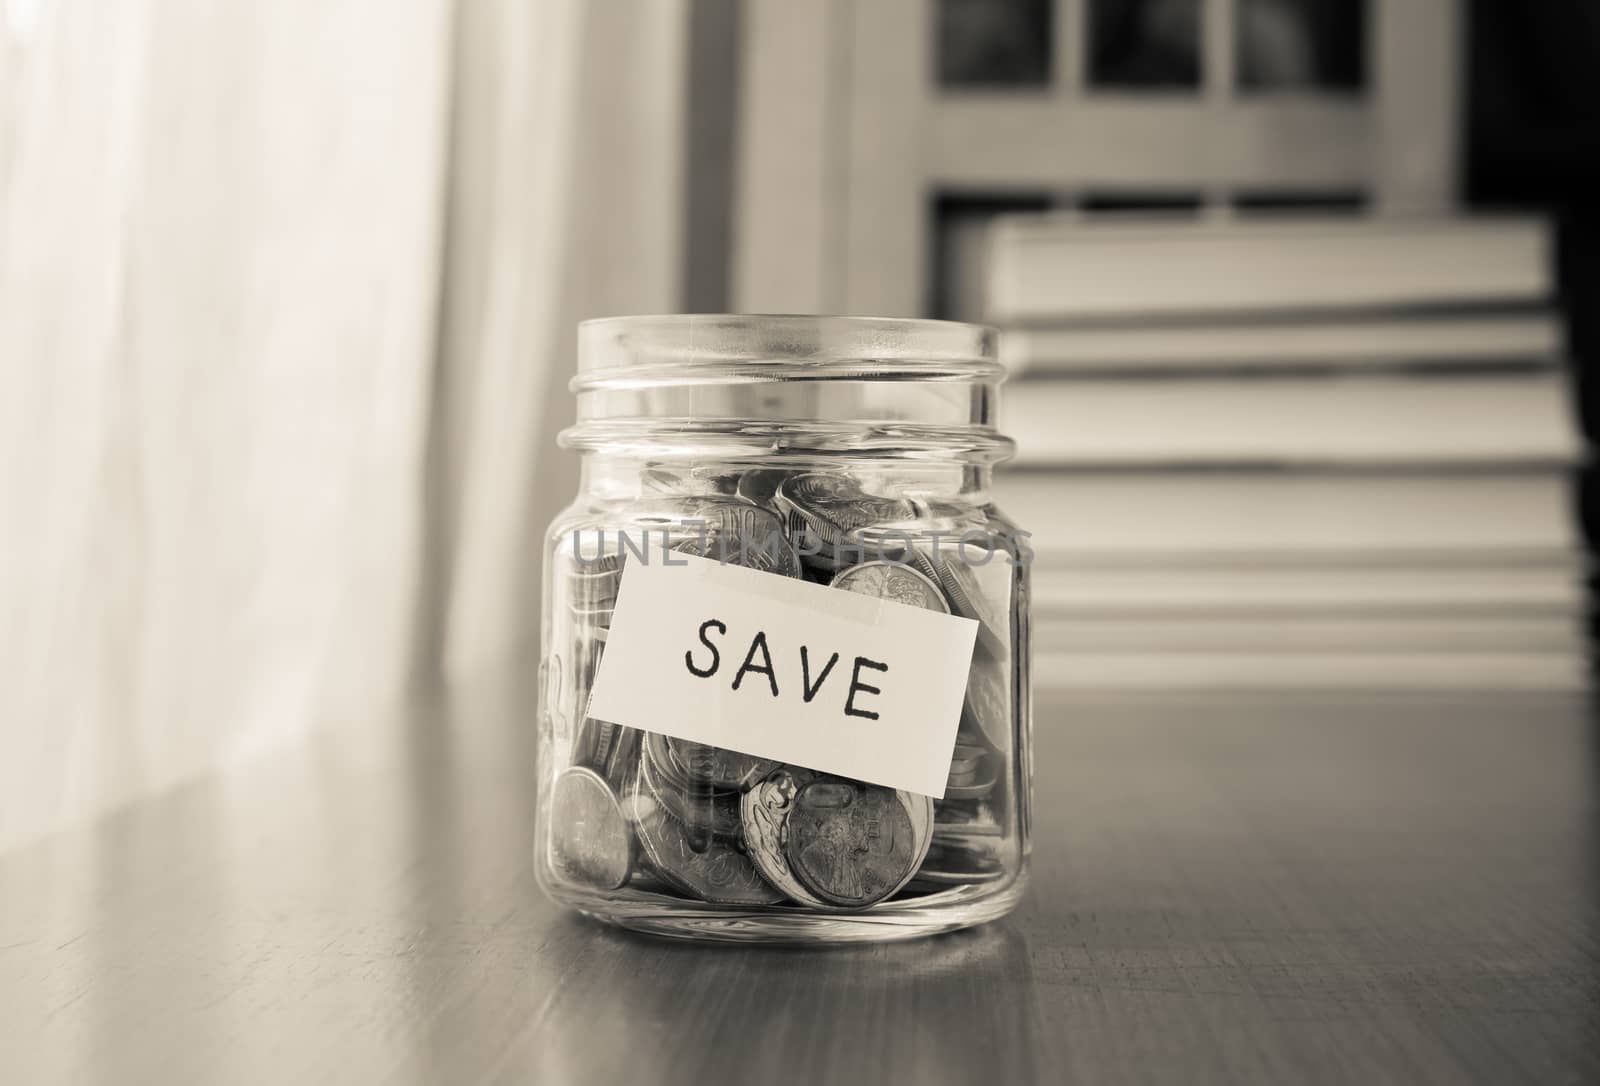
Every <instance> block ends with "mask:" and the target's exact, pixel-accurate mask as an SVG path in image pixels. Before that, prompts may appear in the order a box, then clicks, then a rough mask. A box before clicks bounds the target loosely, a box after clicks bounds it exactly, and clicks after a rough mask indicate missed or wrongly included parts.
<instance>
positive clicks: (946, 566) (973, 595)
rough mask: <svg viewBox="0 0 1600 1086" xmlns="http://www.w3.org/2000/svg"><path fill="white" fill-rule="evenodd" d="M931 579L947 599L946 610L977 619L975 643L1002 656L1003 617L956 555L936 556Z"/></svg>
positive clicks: (1003, 640) (1003, 642)
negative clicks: (976, 640)
mask: <svg viewBox="0 0 1600 1086" xmlns="http://www.w3.org/2000/svg"><path fill="white" fill-rule="evenodd" d="M937 569H938V573H937V576H936V577H935V580H936V581H937V582H938V584H939V586H940V587H941V588H943V589H944V594H945V597H946V598H947V599H948V600H949V601H950V613H951V614H955V615H960V616H961V617H962V618H971V619H976V620H977V622H978V643H979V644H980V645H982V646H983V647H984V648H985V649H987V650H988V651H989V653H990V654H991V655H993V656H995V657H1003V656H1004V655H1006V635H1005V621H1004V616H1003V615H1001V614H1000V613H998V612H997V611H996V610H995V609H994V608H993V607H991V606H990V604H989V599H988V597H987V596H985V595H984V594H983V586H982V585H981V584H980V583H979V582H978V578H977V576H976V575H975V574H974V573H973V572H972V569H971V568H970V567H969V566H968V565H967V564H966V563H965V562H963V561H962V560H961V559H960V558H959V557H954V558H953V557H951V556H950V555H947V554H941V555H939V559H938V562H937Z"/></svg>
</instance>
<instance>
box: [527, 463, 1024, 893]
mask: <svg viewBox="0 0 1600 1086" xmlns="http://www.w3.org/2000/svg"><path fill="white" fill-rule="evenodd" d="M645 479H646V483H647V485H648V486H650V487H651V488H652V490H653V491H654V493H653V494H650V495H646V496H645V497H643V498H641V499H638V500H634V501H630V502H629V503H627V505H626V510H625V513H619V514H618V515H617V516H616V517H613V518H611V519H609V520H606V519H605V518H602V517H597V516H591V517H590V519H589V520H588V521H587V522H586V523H587V525H588V527H589V529H590V533H591V534H589V535H588V536H587V537H586V536H585V534H584V531H583V530H582V528H583V525H581V524H575V523H568V524H566V525H564V526H562V529H561V530H564V531H567V532H570V533H572V538H571V539H570V540H568V541H564V542H563V543H562V545H559V546H558V548H557V567H556V569H555V570H554V572H553V578H554V580H553V581H552V592H553V594H554V600H553V602H554V604H555V606H554V608H553V610H552V615H553V621H554V623H555V628H554V629H553V630H552V631H551V642H552V644H553V645H555V646H557V649H556V652H555V653H554V654H553V655H552V657H551V658H550V661H549V663H548V664H547V667H549V668H550V669H551V670H550V672H549V673H548V674H547V677H546V682H547V685H548V686H549V693H548V695H547V701H548V704H550V705H551V706H552V707H553V713H552V716H553V728H552V732H553V747H554V748H555V750H554V751H553V752H552V753H554V754H555V755H556V756H557V757H558V758H559V757H560V756H561V754H562V753H565V755H566V757H565V758H564V759H562V762H563V764H564V768H563V769H561V771H560V772H559V774H558V775H557V776H556V777H555V782H554V787H553V791H552V793H551V796H550V799H549V804H550V806H549V820H548V824H549V826H550V827H551V830H550V839H549V842H548V847H549V849H550V868H551V870H552V871H553V872H554V873H555V874H556V876H557V877H558V878H559V879H562V880H564V881H566V882H568V883H570V884H573V885H575V886H579V887H583V888H587V889H592V890H597V891H603V892H606V893H608V894H612V895H615V894H618V893H623V894H630V893H636V894H640V895H653V894H662V895H669V896H673V897H677V898H687V899H691V900H698V901H704V902H711V903H716V904H719V905H736V906H749V907H756V906H779V905H786V906H799V907H803V908H806V909H812V910H854V909H864V908H867V907H869V906H873V905H876V904H878V903H880V902H884V901H888V900H891V899H896V900H898V899H909V898H914V897H925V896H927V895H931V894H937V893H947V892H953V891H957V890H959V889H961V888H964V887H972V886H983V885H986V884H992V883H994V882H995V881H996V880H999V879H1001V878H1002V877H1003V876H1004V874H1005V872H1006V871H1007V870H1012V869H1014V867H1015V865H1014V864H1008V862H1007V860H1008V857H1007V852H1006V850H1007V849H1013V848H1015V847H1017V846H1016V837H1017V835H1016V833H1015V832H1014V830H1013V829H1012V827H1014V825H1015V820H1016V818H1017V817H1018V812H1017V810H1016V805H1017V803H1018V802H1019V799H1018V797H1017V796H1016V795H1014V794H1013V793H1014V790H1015V788H1016V783H1015V781H1016V778H1015V776H1014V775H1013V774H1012V773H1009V772H1007V769H1006V767H1007V766H1010V765H1014V764H1015V762H1016V759H1015V758H1014V744H1015V743H1016V741H1017V740H1016V735H1015V726H1014V714H1015V711H1016V704H1015V694H1014V691H1015V690H1016V689H1017V683H1018V676H1017V674H1016V660H1017V652H1016V645H1015V643H1014V635H1013V630H1014V629H1016V628H1017V626H1018V624H1017V623H1016V622H1015V621H1014V620H1015V617H1016V616H1015V610H1016V608H1017V607H1018V606H1020V603H1019V600H1020V593H1019V589H1018V587H1017V583H1018V579H1017V577H1016V575H1015V564H1016V561H1017V555H1018V551H1017V541H1016V539H1015V537H1014V535H1013V529H1011V527H1010V526H1009V525H1008V524H1006V523H1004V522H1001V521H999V520H998V519H991V518H990V517H989V516H988V515H987V514H986V513H985V512H984V509H983V507H981V506H973V505H970V504H967V505H958V504H957V503H953V502H951V503H946V504H944V505H941V504H940V503H939V502H936V501H932V500H921V499H917V498H911V497H885V496H881V495H875V494H872V493H870V492H869V491H868V490H866V489H865V488H864V487H863V485H862V483H861V482H860V481H858V480H857V479H856V478H855V477H853V476H851V475H847V474H842V473H838V472H827V471H783V470H779V469H773V468H755V469H749V470H744V471H739V470H720V471H719V470H711V469H699V470H691V471H683V472H679V471H670V470H665V469H661V470H655V471H652V472H649V473H647V474H646V475H645ZM608 528H609V529H611V530H613V531H617V532H619V533H620V532H622V531H629V532H632V533H634V537H635V539H637V538H639V537H640V536H642V535H645V534H646V533H650V534H653V535H654V538H655V539H656V541H657V542H658V544H660V545H662V546H666V547H668V548H670V549H671V550H672V551H675V552H678V553H683V554H694V555H698V556H701V557H704V558H713V559H716V560H718V561H723V562H731V563H736V564H739V565H743V566H748V567H751V568H754V569H758V570H761V571H763V572H766V573H769V574H773V575H777V576H784V577H801V578H805V579H807V580H809V581H812V582H814V583H818V584H824V585H828V586H830V587H832V588H835V589H838V590H840V591H844V592H853V593H858V594H862V595H867V596H873V597H877V598H880V599H884V600H890V601H894V602H896V603H901V604H906V605H909V606H913V607H921V608H925V609H927V610H930V611H937V612H942V613H946V614H953V615H958V616H961V617H964V618H968V619H973V620H976V622H977V624H978V625H977V638H976V644H975V647H974V651H973V660H972V665H971V670H970V673H969V675H968V682H967V688H966V695H965V701H964V704H963V706H962V710H961V721H960V725H959V728H958V730H957V733H956V741H955V745H954V749H953V751H952V754H951V758H950V772H949V777H948V780H947V782H946V786H945V794H944V796H943V797H942V798H941V799H939V800H933V799H931V798H929V797H928V796H924V795H919V794H916V793H912V792H906V791H899V790H896V789H893V788H887V787H883V786H880V785H875V784H868V783H864V782H862V781H858V780H851V779H847V778H843V777H838V776H834V775H830V774H827V773H822V772H818V771H816V770H813V769H808V768H805V767H801V766H796V765H788V764H784V763H781V762H777V761H773V760H770V759H765V758H758V757H754V756H752V755H749V754H743V753H739V752H736V751H731V750H724V749H721V748H717V747H711V746H706V745H703V744H699V743H693V742H689V741H686V740H682V739H677V738H673V737H670V736H667V735H663V734H660V733H656V732H650V731H645V730H641V729H638V728H632V727H624V726H621V725H618V724H613V723H609V722H606V721H601V720H595V719H592V718H588V717H587V716H585V715H584V714H583V707H584V706H586V705H587V704H588V700H589V692H590V689H591V688H592V685H593V682H594V677H595V674H596V671H597V670H598V667H599V664H600V660H601V658H602V656H603V654H604V651H605V644H606V636H607V630H608V628H609V626H610V622H611V615H612V611H613V609H614V607H615V605H616V599H617V593H618V588H619V586H620V583H621V579H622V571H623V568H624V562H625V560H626V561H635V560H638V559H637V555H636V554H635V555H634V556H632V557H627V558H626V559H625V558H624V554H625V553H629V552H627V551H625V550H624V548H622V547H621V546H616V547H614V548H613V547H611V545H610V544H611V543H616V542H617V537H616V536H613V537H611V539H610V541H607V540H606V537H605V536H604V531H605V530H606V529H608ZM597 531H598V535H597V534H595V533H596V532H597ZM586 538H587V539H588V543H585V539H586ZM597 538H598V539H600V540H601V544H602V545H600V546H598V547H597V546H595V545H594V542H595V540H596V539H597ZM941 541H942V544H943V545H942V546H941V545H940V544H941ZM586 551H590V552H598V553H589V554H588V555H585V553H584V552H586ZM563 652H566V653H568V654H569V655H570V658H564V657H563V655H562V653H563ZM751 711H752V712H759V711H760V702H759V701H757V700H755V699H752V701H751Z"/></svg>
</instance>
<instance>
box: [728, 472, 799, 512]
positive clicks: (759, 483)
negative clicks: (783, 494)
mask: <svg viewBox="0 0 1600 1086" xmlns="http://www.w3.org/2000/svg"><path fill="white" fill-rule="evenodd" d="M789 475H790V472H787V471H784V470H782V469H781V468H752V469H751V470H749V471H747V472H745V473H744V474H743V475H740V476H739V485H738V486H737V487H736V488H735V490H734V493H736V494H738V495H739V497H741V498H744V499H745V500H746V501H752V502H755V503H756V504H757V505H769V504H771V502H772V497H773V495H774V494H776V493H777V492H778V487H779V485H780V484H781V483H782V482H783V481H784V479H786V478H788V476H789Z"/></svg>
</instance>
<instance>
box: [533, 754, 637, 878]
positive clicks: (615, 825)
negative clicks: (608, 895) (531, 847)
mask: <svg viewBox="0 0 1600 1086" xmlns="http://www.w3.org/2000/svg"><path fill="white" fill-rule="evenodd" d="M550 826H551V841H550V852H551V860H552V865H553V866H554V868H555V869H556V871H557V872H558V873H559V874H560V875H561V876H562V877H563V878H565V879H567V880H568V881H570V882H577V883H582V884H583V885H586V886H592V887H594V888H595V889H597V890H615V889H617V888H618V887H620V886H621V885H622V884H623V883H625V882H627V881H628V871H629V869H630V868H631V867H632V866H633V864H632V846H631V843H630V841H629V837H628V824H627V820H626V819H624V818H623V815H622V809H621V807H620V806H618V804H617V797H616V795H615V794H613V793H612V791H611V789H610V788H609V787H607V785H606V782H605V781H603V780H601V779H600V776H599V774H597V773H595V772H594V771H593V770H592V769H585V768H582V767H576V768H573V769H568V770H566V771H565V772H563V773H562V774H561V775H560V776H559V777H557V778H556V784H555V791H554V792H553V794H552V795H551V799H550Z"/></svg>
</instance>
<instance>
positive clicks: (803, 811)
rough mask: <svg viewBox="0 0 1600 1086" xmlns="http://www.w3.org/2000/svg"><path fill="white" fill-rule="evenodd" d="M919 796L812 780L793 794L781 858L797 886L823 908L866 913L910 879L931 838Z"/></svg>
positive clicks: (924, 800) (928, 815) (927, 807)
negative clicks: (792, 874) (825, 906)
mask: <svg viewBox="0 0 1600 1086" xmlns="http://www.w3.org/2000/svg"><path fill="white" fill-rule="evenodd" d="M932 821H933V815H932V806H931V801H930V800H929V799H928V797H926V796H913V795H911V794H910V793H904V792H897V791H896V790H894V789H892V788H884V787H882V786H880V785H873V784H866V783H863V782H861V781H853V780H846V779H844V778H842V777H819V778H818V779H816V780H814V781H811V782H809V783H808V784H805V785H803V786H802V787H801V788H800V789H799V791H798V792H797V793H796V795H795V799H794V802H793V804H792V809H791V810H790V811H789V815H788V818H787V819H786V820H785V824H784V858H785V859H787V860H788V862H789V868H790V870H791V871H793V872H794V875H795V877H796V878H797V879H799V880H800V883H801V885H802V886H804V887H805V888H806V889H807V890H809V891H810V892H811V893H812V894H814V895H815V896H817V897H819V898H821V899H822V900H824V901H826V902H827V903H829V904H830V905H835V906H840V907H844V908H865V907H867V906H869V905H874V904H876V903H877V902H879V901H882V900H884V899H885V898H887V897H889V896H890V895H891V894H893V893H895V892H896V891H897V890H899V889H900V887H902V886H904V885H905V884H906V883H907V882H908V881H910V879H911V877H912V875H914V874H915V873H916V870H917V866H918V864H919V863H920V862H921V860H922V858H923V856H924V855H926V853H927V850H928V846H929V843H930V841H931V839H932Z"/></svg>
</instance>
